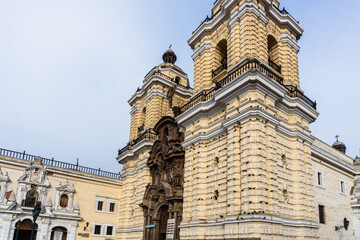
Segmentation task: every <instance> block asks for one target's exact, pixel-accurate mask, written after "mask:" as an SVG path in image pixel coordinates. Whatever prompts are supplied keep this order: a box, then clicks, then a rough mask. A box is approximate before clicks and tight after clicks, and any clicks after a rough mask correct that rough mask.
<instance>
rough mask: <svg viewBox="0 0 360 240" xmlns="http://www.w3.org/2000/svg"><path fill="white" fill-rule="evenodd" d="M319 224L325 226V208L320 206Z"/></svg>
mask: <svg viewBox="0 0 360 240" xmlns="http://www.w3.org/2000/svg"><path fill="white" fill-rule="evenodd" d="M319 222H320V223H322V224H325V206H322V205H319Z"/></svg>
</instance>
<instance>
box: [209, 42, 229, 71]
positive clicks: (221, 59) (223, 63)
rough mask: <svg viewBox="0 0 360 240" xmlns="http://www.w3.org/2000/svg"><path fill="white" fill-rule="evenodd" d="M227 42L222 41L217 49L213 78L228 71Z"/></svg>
mask: <svg viewBox="0 0 360 240" xmlns="http://www.w3.org/2000/svg"><path fill="white" fill-rule="evenodd" d="M227 55H228V52H227V41H226V39H223V40H221V41H220V42H219V43H218V44H217V45H216V48H215V58H214V69H213V70H212V77H213V78H214V77H216V76H217V75H219V74H220V73H221V72H222V71H224V70H226V69H227V58H228V56H227Z"/></svg>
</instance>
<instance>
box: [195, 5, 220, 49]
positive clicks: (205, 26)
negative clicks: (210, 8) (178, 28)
mask: <svg viewBox="0 0 360 240" xmlns="http://www.w3.org/2000/svg"><path fill="white" fill-rule="evenodd" d="M225 17H226V9H225V7H223V8H222V9H221V12H220V13H218V14H217V15H216V16H215V17H214V19H212V20H211V21H209V22H204V23H202V24H201V26H200V27H199V28H198V29H196V30H195V32H194V33H193V34H192V35H191V37H190V38H189V40H188V43H189V45H190V47H191V48H192V49H194V47H195V44H196V43H197V42H199V41H200V40H201V39H202V38H203V36H204V35H205V34H207V33H211V32H212V31H213V30H214V29H215V28H216V27H217V26H218V25H220V24H221V23H222V22H223V21H224V20H225Z"/></svg>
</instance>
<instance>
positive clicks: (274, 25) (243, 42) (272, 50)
mask: <svg viewBox="0 0 360 240" xmlns="http://www.w3.org/2000/svg"><path fill="white" fill-rule="evenodd" d="M240 5H241V6H240ZM278 6H279V2H278V1H270V0H269V1H231V2H230V1H224V0H218V1H216V3H215V4H214V7H213V9H212V16H211V17H210V18H209V17H207V18H206V19H205V20H204V21H203V22H202V23H201V25H200V26H199V27H198V29H196V30H195V31H194V33H193V35H192V36H191V37H190V39H189V41H188V42H189V45H190V46H191V48H192V49H193V50H194V54H193V56H192V57H193V60H194V90H195V92H198V91H200V90H201V89H204V88H208V87H210V86H211V85H212V84H213V83H214V82H217V81H218V80H219V79H221V78H222V77H223V76H224V75H226V73H227V72H229V71H231V70H232V69H233V68H234V67H236V66H238V64H239V63H240V61H241V60H244V59H245V58H246V57H248V58H254V59H257V60H259V61H260V62H262V63H264V64H266V65H269V66H270V67H271V69H272V70H274V74H276V75H279V76H281V77H282V78H283V80H284V83H286V84H289V85H293V86H297V87H299V68H298V56H297V54H298V52H299V49H300V48H299V46H298V44H297V40H298V39H300V37H301V35H302V33H303V29H302V28H301V26H300V25H299V24H298V22H297V21H296V20H295V19H294V18H293V17H292V16H291V15H290V14H289V13H288V12H287V11H286V10H285V9H283V10H280V9H278ZM270 15H271V16H270ZM214 29H216V30H214Z"/></svg>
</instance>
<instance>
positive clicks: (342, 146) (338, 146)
mask: <svg viewBox="0 0 360 240" xmlns="http://www.w3.org/2000/svg"><path fill="white" fill-rule="evenodd" d="M332 147H333V148H335V149H336V150H338V151H340V152H342V153H344V154H345V153H346V146H345V144H344V143H343V142H340V141H339V136H336V142H335V143H334V144H333V145H332Z"/></svg>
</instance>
